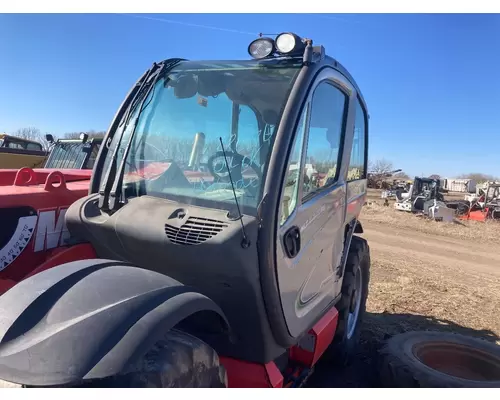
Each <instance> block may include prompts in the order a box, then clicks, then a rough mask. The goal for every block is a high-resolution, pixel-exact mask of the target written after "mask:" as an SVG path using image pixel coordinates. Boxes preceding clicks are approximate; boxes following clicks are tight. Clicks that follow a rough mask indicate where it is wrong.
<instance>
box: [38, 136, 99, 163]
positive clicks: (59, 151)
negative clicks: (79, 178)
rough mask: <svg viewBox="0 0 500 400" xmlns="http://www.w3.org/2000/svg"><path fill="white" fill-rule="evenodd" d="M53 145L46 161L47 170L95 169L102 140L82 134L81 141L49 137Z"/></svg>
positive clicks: (48, 139)
mask: <svg viewBox="0 0 500 400" xmlns="http://www.w3.org/2000/svg"><path fill="white" fill-rule="evenodd" d="M46 139H47V141H48V142H49V143H50V144H51V149H50V154H49V156H48V158H47V160H46V161H45V165H44V167H45V168H57V169H61V168H64V169H66V168H69V169H89V170H91V169H92V168H93V167H94V163H95V160H96V158H97V153H98V152H99V148H100V147H101V144H102V138H91V139H89V135H88V134H86V133H82V134H81V135H80V138H79V139H58V140H57V141H54V137H53V136H52V135H47V137H46Z"/></svg>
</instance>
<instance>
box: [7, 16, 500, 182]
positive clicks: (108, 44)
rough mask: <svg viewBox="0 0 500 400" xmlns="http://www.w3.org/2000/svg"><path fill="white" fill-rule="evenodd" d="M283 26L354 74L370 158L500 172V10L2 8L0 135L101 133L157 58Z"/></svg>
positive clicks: (230, 51)
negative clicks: (22, 11)
mask: <svg viewBox="0 0 500 400" xmlns="http://www.w3.org/2000/svg"><path fill="white" fill-rule="evenodd" d="M283 31H294V32H296V33H298V34H300V35H302V36H307V37H310V38H312V39H313V40H314V41H315V43H317V44H323V45H324V46H325V47H326V49H327V52H328V53H329V54H330V55H331V56H333V57H335V58H337V59H338V60H339V61H340V62H341V63H343V64H344V65H345V66H346V67H347V68H348V69H349V71H350V72H351V74H352V75H353V76H354V78H355V79H356V81H357V83H358V85H359V86H360V88H361V90H362V92H363V94H364V96H365V99H366V101H367V103H368V108H369V113H370V116H371V120H370V133H371V136H370V159H372V160H376V159H379V158H386V159H388V160H390V161H392V162H393V163H394V167H396V168H402V169H403V170H404V171H406V172H407V173H409V174H410V175H420V174H422V173H423V174H425V175H429V174H432V173H438V174H441V175H443V176H453V175H456V174H460V173H466V172H483V173H488V174H492V175H496V176H500V157H499V150H498V148H499V146H498V144H497V143H498V140H499V139H500V124H499V119H500V48H499V47H500V15H480V14H478V15H460V14H455V15H451V14H450V15H446V14H441V15H432V14H430V15H428V14H421V15H412V14H407V15H404V14H393V15H383V14H377V15H375V14H374V15H365V14H363V15H347V14H346V15H325V14H322V15H320V14H317V15H299V14H291V15H276V14H275V15H260V14H259V15H255V14H233V15H231V14H206V15H203V14H193V15H189V14H170V15H165V14H163V15H160V14H149V15H146V14H142V15H140V16H134V15H115V14H75V15H64V14H59V15H51V14H44V15H34V14H32V15H15V14H13V15H12V14H10V15H9V14H0V38H1V40H0V132H12V131H14V130H16V129H18V128H21V127H25V126H35V127H38V128H39V129H41V130H42V132H52V133H55V134H62V133H64V132H74V131H83V130H90V129H95V130H106V129H107V128H108V125H109V123H110V122H111V119H112V118H113V116H114V114H115V112H116V111H117V109H118V106H119V105H120V103H121V101H122V100H123V98H124V96H125V94H126V93H127V92H128V90H129V89H130V87H131V85H133V84H134V82H135V81H136V80H137V78H138V77H139V76H140V75H141V74H142V73H143V72H144V70H145V69H147V68H148V67H149V66H150V65H151V64H152V62H153V61H158V60H162V59H165V58H170V57H183V58H189V59H241V58H243V59H246V58H248V54H247V52H246V51H247V46H248V44H249V42H250V41H251V40H252V39H253V38H254V37H255V36H256V34H257V33H258V32H264V33H279V32H283Z"/></svg>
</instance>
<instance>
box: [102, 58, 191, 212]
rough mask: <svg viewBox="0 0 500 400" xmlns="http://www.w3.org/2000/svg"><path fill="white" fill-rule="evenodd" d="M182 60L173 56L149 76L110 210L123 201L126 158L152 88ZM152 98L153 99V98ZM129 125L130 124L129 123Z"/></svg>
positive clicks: (114, 186) (115, 180)
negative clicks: (148, 82)
mask: <svg viewBox="0 0 500 400" xmlns="http://www.w3.org/2000/svg"><path fill="white" fill-rule="evenodd" d="M181 61H184V60H183V59H179V58H173V59H169V60H166V61H164V62H163V64H162V65H161V66H160V69H159V70H158V72H157V73H156V74H155V76H152V75H151V76H150V77H148V80H149V81H150V84H149V86H148V87H147V89H146V90H145V93H144V95H143V97H142V101H141V102H140V104H139V106H138V107H139V111H138V113H137V116H136V117H135V118H134V121H133V126H132V132H131V133H130V137H129V138H128V141H127V144H126V146H125V149H124V152H123V156H122V160H121V163H120V167H119V168H118V170H117V171H116V174H115V175H116V177H115V179H114V182H113V186H112V188H111V190H110V192H109V196H108V197H109V200H108V210H110V211H116V210H117V209H118V208H119V204H120V202H121V201H122V197H123V191H122V186H123V175H124V170H125V164H126V160H127V157H128V153H129V151H130V147H131V145H132V141H133V139H134V135H135V130H136V128H137V121H138V120H139V117H140V116H141V113H142V111H143V110H144V108H145V107H146V106H147V105H149V102H148V103H146V100H147V99H148V97H149V94H150V93H151V90H154V88H155V85H156V82H158V80H159V79H160V78H161V77H162V76H163V75H164V74H165V73H167V72H168V71H169V70H171V69H172V68H173V67H174V66H176V65H177V64H178V63H180V62H181ZM151 100H152V98H151ZM127 125H128V123H127ZM127 125H126V126H127ZM126 126H125V127H124V129H126Z"/></svg>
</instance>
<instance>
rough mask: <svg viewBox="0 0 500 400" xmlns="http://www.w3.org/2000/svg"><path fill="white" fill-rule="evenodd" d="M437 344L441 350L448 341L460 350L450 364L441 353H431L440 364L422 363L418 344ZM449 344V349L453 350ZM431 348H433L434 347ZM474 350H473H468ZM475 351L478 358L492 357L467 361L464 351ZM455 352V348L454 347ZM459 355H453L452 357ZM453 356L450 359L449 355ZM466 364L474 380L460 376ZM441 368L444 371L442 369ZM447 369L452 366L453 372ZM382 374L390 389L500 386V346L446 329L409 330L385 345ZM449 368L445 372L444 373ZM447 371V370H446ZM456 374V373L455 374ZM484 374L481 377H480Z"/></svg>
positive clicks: (384, 382) (381, 377) (381, 378)
mask: <svg viewBox="0 0 500 400" xmlns="http://www.w3.org/2000/svg"><path fill="white" fill-rule="evenodd" d="M426 343H427V344H429V345H431V344H432V343H435V344H436V347H435V348H436V349H438V351H439V350H442V349H443V346H446V345H447V344H448V345H449V346H453V347H454V348H456V349H457V350H456V351H454V353H455V354H452V353H449V356H448V360H450V361H447V363H449V364H448V365H449V366H450V367H447V366H446V365H447V364H445V363H444V357H443V356H442V354H443V353H441V355H440V354H439V353H436V354H435V355H430V356H431V357H433V360H434V361H433V362H437V363H438V364H439V366H436V369H435V368H431V367H430V366H428V365H426V363H424V362H422V361H421V360H420V359H419V358H418V357H417V355H416V354H415V353H417V354H418V350H417V349H418V347H417V346H422V345H425V344H426ZM453 347H450V349H453ZM471 348H472V349H471ZM431 349H432V348H431ZM467 349H471V350H467ZM465 350H466V351H473V353H471V354H474V353H475V354H477V355H478V357H479V359H483V360H489V361H487V362H486V363H484V364H481V366H479V365H478V364H475V365H474V367H472V363H471V362H470V361H469V362H468V363H467V361H466V360H467V358H466V357H464V354H466V353H464V351H465ZM452 351H453V350H452ZM454 355H455V356H456V358H453V356H454ZM450 357H451V358H450ZM460 362H462V363H467V364H468V365H469V367H471V371H473V372H472V374H474V375H476V378H475V379H474V378H473V376H474V375H471V373H468V374H469V376H471V379H466V378H464V377H460V375H462V376H465V374H466V372H465V371H466V369H465V368H466V367H467V366H466V365H460ZM437 368H439V369H441V370H442V371H443V372H441V371H439V370H438V369H437ZM446 368H452V371H450V370H447V369H446ZM378 371H379V375H380V381H381V384H382V385H383V387H390V388H419V387H422V388H465V387H476V388H480V387H490V388H491V387H496V388H498V387H500V346H497V345H495V344H494V343H490V342H487V341H485V340H481V339H476V338H472V337H468V336H463V335H458V334H454V333H443V332H426V331H424V332H407V333H403V334H399V335H395V336H393V337H392V338H390V339H389V340H388V341H387V342H386V344H385V346H384V347H383V348H382V349H381V350H380V357H379V368H378ZM445 371H446V372H445ZM447 372H448V373H447ZM452 373H453V375H452ZM477 374H481V375H482V378H480V379H481V380H480V379H479V378H478V375H477Z"/></svg>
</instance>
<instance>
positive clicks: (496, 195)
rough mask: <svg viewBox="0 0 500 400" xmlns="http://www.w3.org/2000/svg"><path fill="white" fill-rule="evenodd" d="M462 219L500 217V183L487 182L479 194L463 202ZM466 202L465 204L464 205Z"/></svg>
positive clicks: (493, 218) (478, 219) (494, 218)
mask: <svg viewBox="0 0 500 400" xmlns="http://www.w3.org/2000/svg"><path fill="white" fill-rule="evenodd" d="M461 203H462V207H461V210H460V211H461V212H460V216H459V218H460V219H464V220H474V221H481V222H484V221H486V220H490V219H492V220H499V219H500V183H497V182H486V183H485V184H484V186H483V187H482V188H479V189H478V196H474V197H472V198H471V199H470V200H464V201H462V202H461ZM464 203H465V205H464Z"/></svg>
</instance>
